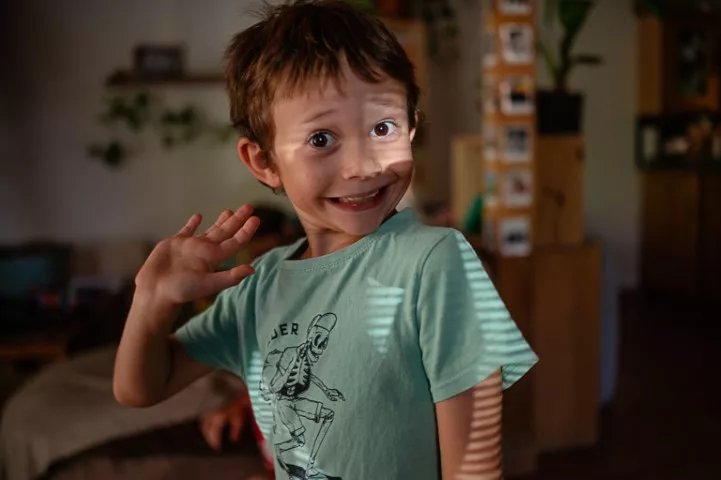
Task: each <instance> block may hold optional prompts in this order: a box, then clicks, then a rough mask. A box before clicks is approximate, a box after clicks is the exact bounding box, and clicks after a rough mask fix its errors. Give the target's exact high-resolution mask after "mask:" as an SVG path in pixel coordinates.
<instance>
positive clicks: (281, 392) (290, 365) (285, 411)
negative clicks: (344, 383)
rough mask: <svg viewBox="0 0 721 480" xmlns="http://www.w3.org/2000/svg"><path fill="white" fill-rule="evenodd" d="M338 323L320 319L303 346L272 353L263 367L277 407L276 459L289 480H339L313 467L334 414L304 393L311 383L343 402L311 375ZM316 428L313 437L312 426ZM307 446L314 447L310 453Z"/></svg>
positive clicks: (265, 387)
mask: <svg viewBox="0 0 721 480" xmlns="http://www.w3.org/2000/svg"><path fill="white" fill-rule="evenodd" d="M336 321H337V317H336V316H335V314H333V313H323V314H320V315H316V316H315V317H314V318H313V320H312V321H311V322H310V325H309V326H308V331H307V334H306V338H305V341H304V342H303V343H301V344H300V345H298V346H294V347H288V348H285V349H284V350H282V351H280V350H277V349H276V350H272V351H271V352H270V353H268V355H267V356H266V357H265V362H264V364H263V373H262V378H261V382H260V391H261V395H262V396H263V398H264V399H265V400H266V401H270V402H271V405H272V408H273V439H272V441H273V445H274V447H275V455H276V460H277V461H278V464H279V465H280V467H281V468H282V469H283V470H284V471H285V472H286V473H287V474H288V478H289V479H291V480H296V479H298V480H306V479H323V480H334V479H337V480H341V479H340V477H333V476H329V475H326V474H324V473H322V472H321V471H320V470H318V469H317V468H316V467H315V461H316V457H317V456H318V451H319V450H320V448H321V446H322V444H323V440H324V439H325V436H326V434H327V433H328V430H329V429H330V427H331V425H332V424H333V419H334V417H335V412H334V410H332V409H330V408H328V404H329V402H319V401H316V400H312V399H310V398H308V397H307V396H306V395H305V394H306V392H307V391H308V390H309V389H310V388H311V384H313V385H315V386H316V387H318V388H319V389H320V391H321V392H322V393H323V394H324V395H325V397H326V398H327V399H328V400H329V401H330V402H337V401H339V400H340V401H345V397H344V396H343V394H342V393H341V392H340V391H338V390H336V389H333V388H329V387H328V386H326V385H325V384H324V383H323V381H321V379H320V378H318V377H316V376H315V375H314V374H313V366H314V365H315V364H316V362H318V360H319V359H320V357H321V356H322V355H323V353H325V351H326V349H327V348H328V342H329V340H330V334H331V332H332V331H333V328H334V327H335V324H336ZM283 327H285V325H284V326H283ZM297 328H298V325H297V324H295V323H293V324H292V327H291V332H293V333H296V334H297ZM281 330H282V331H287V328H282V329H281ZM276 335H277V334H276ZM276 335H274V338H275V337H276ZM312 424H314V428H312V430H311V432H312V433H311V432H309V431H308V428H309V427H310V426H311V425H312ZM305 447H310V451H307V448H305ZM301 450H304V451H305V452H304V453H305V456H306V457H307V459H306V458H304V457H303V456H301V455H299V452H300V451H301ZM294 454H295V455H294ZM301 458H302V459H303V460H304V463H305V465H303V466H300V465H296V464H297V463H301V462H299V461H298V459H301Z"/></svg>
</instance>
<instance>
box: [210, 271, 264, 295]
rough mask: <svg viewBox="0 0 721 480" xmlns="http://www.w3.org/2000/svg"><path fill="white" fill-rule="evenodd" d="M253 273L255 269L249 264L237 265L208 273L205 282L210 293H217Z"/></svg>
mask: <svg viewBox="0 0 721 480" xmlns="http://www.w3.org/2000/svg"><path fill="white" fill-rule="evenodd" d="M254 273H255V269H254V268H253V267H251V266H250V265H239V266H237V267H233V268H231V269H230V270H224V271H222V272H215V273H211V274H209V275H208V278H207V280H206V282H207V283H206V284H207V287H208V290H211V293H217V292H220V291H221V290H225V289H226V288H230V287H232V286H234V285H237V284H239V283H240V281H241V280H243V279H244V278H246V277H249V276H251V275H253V274H254Z"/></svg>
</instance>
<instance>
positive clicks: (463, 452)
mask: <svg viewBox="0 0 721 480" xmlns="http://www.w3.org/2000/svg"><path fill="white" fill-rule="evenodd" d="M502 399H503V393H502V385H501V372H500V370H497V371H495V372H494V373H493V374H491V375H490V376H489V377H488V378H487V379H486V380H484V381H483V382H481V383H480V384H478V385H477V386H476V387H474V388H472V389H470V390H467V391H465V392H463V393H461V394H459V395H456V396H455V397H452V398H449V399H448V400H444V401H441V402H438V403H437V404H436V421H437V423H438V442H439V445H440V451H441V469H442V472H443V477H442V478H443V480H456V479H464V480H500V479H501V478H503V477H502V468H501V460H502V456H501V410H502Z"/></svg>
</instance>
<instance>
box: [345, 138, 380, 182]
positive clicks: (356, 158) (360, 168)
mask: <svg viewBox="0 0 721 480" xmlns="http://www.w3.org/2000/svg"><path fill="white" fill-rule="evenodd" d="M360 143H361V145H357V146H356V147H355V148H349V149H348V150H347V151H346V152H344V155H343V157H344V158H343V171H342V176H343V179H344V180H359V179H360V180H363V179H368V178H373V177H377V176H378V175H380V174H381V172H382V171H383V168H382V166H381V164H380V161H379V158H378V155H379V152H377V151H375V149H372V148H367V147H366V146H365V145H362V142H360Z"/></svg>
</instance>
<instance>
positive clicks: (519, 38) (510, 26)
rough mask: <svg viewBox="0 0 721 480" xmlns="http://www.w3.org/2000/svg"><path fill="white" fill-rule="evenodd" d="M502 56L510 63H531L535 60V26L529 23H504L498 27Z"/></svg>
mask: <svg viewBox="0 0 721 480" xmlns="http://www.w3.org/2000/svg"><path fill="white" fill-rule="evenodd" d="M498 31H499V36H500V38H501V56H502V57H503V61H504V62H505V63H507V64H509V65H530V64H532V63H533V60H534V50H533V45H534V43H533V27H532V26H531V24H529V23H504V24H501V25H500V26H499V27H498Z"/></svg>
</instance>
